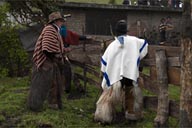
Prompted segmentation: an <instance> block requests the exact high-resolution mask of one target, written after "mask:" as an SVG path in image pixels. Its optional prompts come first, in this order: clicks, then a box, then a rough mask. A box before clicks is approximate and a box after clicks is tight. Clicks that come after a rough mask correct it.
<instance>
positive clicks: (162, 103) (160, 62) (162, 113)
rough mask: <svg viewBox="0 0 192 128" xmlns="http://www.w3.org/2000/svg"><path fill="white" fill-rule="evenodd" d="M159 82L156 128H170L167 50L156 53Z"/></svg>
mask: <svg viewBox="0 0 192 128" xmlns="http://www.w3.org/2000/svg"><path fill="white" fill-rule="evenodd" d="M156 68H157V82H158V86H159V95H158V108H157V116H156V118H155V119H154V125H155V127H162V128H164V127H168V116H169V99H168V76H167V57H166V55H165V50H158V51H156Z"/></svg>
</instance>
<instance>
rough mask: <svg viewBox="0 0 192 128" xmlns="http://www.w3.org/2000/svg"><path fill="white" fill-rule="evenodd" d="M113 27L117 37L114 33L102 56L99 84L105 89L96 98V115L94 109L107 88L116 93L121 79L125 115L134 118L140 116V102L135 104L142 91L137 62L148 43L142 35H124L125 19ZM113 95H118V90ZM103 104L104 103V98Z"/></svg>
mask: <svg viewBox="0 0 192 128" xmlns="http://www.w3.org/2000/svg"><path fill="white" fill-rule="evenodd" d="M115 29H116V35H117V37H115V40H114V41H113V42H112V43H111V44H110V45H109V46H108V47H107V49H106V51H105V52H104V54H103V56H102V58H101V71H102V73H103V81H102V88H103V90H104V91H103V94H102V96H101V97H100V99H99V100H98V102H97V109H96V114H95V117H96V115H99V112H98V111H97V110H99V109H98V108H99V107H100V106H99V104H100V103H101V102H100V101H102V98H103V97H104V98H103V99H106V97H105V96H104V93H106V92H109V91H108V90H113V91H110V92H114V93H115V89H117V85H118V86H119V83H120V84H121V88H123V90H124V91H123V92H124V93H125V95H124V96H123V97H124V109H125V117H126V119H129V120H137V119H138V118H139V117H138V116H137V112H136V111H137V108H139V107H140V106H139V107H138V105H136V104H135V100H136V98H137V96H138V97H139V95H141V94H139V93H141V89H138V88H139V87H138V84H137V80H138V78H139V64H140V60H141V59H142V58H143V57H145V56H146V54H147V51H148V43H147V42H146V41H145V40H144V39H139V38H137V37H134V36H129V35H127V22H126V21H125V20H120V21H118V22H117V24H116V28H115ZM119 81H120V82H119ZM133 87H134V88H133ZM111 88H113V89H111ZM131 90H133V91H131ZM134 90H135V91H134ZM138 90H139V91H138ZM134 92H135V94H134ZM105 95H106V94H105ZM110 95H113V93H110ZM115 95H116V96H117V94H115ZM106 96H107V95H106ZM118 96H120V95H118ZM112 97H113V96H112ZM120 98H121V96H120ZM109 99H110V100H108V101H109V102H113V101H112V100H113V99H112V98H109ZM116 99H117V98H116ZM99 102H100V103H99ZM102 104H104V102H103V103H102ZM102 104H101V105H102ZM112 104H113V103H112ZM139 114H141V113H139ZM100 115H102V114H100ZM139 116H140V115H139ZM103 120H104V121H103V122H105V119H104V118H103Z"/></svg>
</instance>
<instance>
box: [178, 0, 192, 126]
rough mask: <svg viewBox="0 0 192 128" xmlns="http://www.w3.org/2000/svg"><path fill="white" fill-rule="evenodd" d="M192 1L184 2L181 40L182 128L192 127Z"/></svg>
mask: <svg viewBox="0 0 192 128" xmlns="http://www.w3.org/2000/svg"><path fill="white" fill-rule="evenodd" d="M191 9H192V1H191V0H184V9H183V17H182V24H183V25H182V27H183V33H182V36H183V37H182V39H181V79H180V82H181V95H180V110H179V111H180V123H179V127H180V128H189V127H192V13H191V12H192V11H191Z"/></svg>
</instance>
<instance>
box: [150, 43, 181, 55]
mask: <svg viewBox="0 0 192 128" xmlns="http://www.w3.org/2000/svg"><path fill="white" fill-rule="evenodd" d="M160 49H164V50H165V51H166V56H167V57H180V53H181V48H180V47H173V46H171V47H170V46H161V45H149V48H148V55H147V57H146V58H155V52H156V51H157V50H160Z"/></svg>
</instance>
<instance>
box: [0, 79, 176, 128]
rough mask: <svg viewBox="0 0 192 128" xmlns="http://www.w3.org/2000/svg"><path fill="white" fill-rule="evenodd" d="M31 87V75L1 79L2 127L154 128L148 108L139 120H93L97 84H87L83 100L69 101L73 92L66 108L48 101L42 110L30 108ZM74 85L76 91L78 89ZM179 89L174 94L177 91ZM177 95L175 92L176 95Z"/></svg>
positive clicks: (65, 105) (152, 115) (0, 119)
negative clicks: (56, 107) (53, 106)
mask: <svg viewBox="0 0 192 128" xmlns="http://www.w3.org/2000/svg"><path fill="white" fill-rule="evenodd" d="M28 89H29V78H28V77H24V78H3V79H0V101H1V102H0V126H2V127H5V128H6V127H8V128H9V127H27V128H37V127H53V128H64V127H65V128H76V127H81V128H87V127H105V128H115V127H133V128H135V127H139V128H153V120H154V118H155V116H156V113H155V112H152V111H150V110H144V117H145V118H144V119H143V120H142V121H138V122H135V123H130V122H126V121H123V122H122V121H121V122H119V123H115V124H111V125H107V126H103V125H100V124H98V123H96V122H94V121H93V113H94V111H95V103H96V101H97V100H98V98H99V96H100V92H101V91H100V90H99V89H98V88H96V87H95V86H93V85H88V86H87V93H86V95H82V96H81V97H79V99H73V100H69V99H68V98H67V97H68V96H69V94H66V93H65V94H64V95H63V97H62V100H63V106H64V108H63V109H62V110H52V109H49V108H48V107H47V104H46V103H45V106H44V110H43V111H42V112H32V111H30V110H28V109H27V107H26V99H27V94H28ZM76 91H77V90H76V89H75V87H74V85H73V88H72V92H74V94H75V92H76ZM175 91H176V90H174V91H172V92H171V93H175ZM173 97H174V95H173ZM176 124H177V120H176V119H174V118H170V126H174V127H175V126H176Z"/></svg>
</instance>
